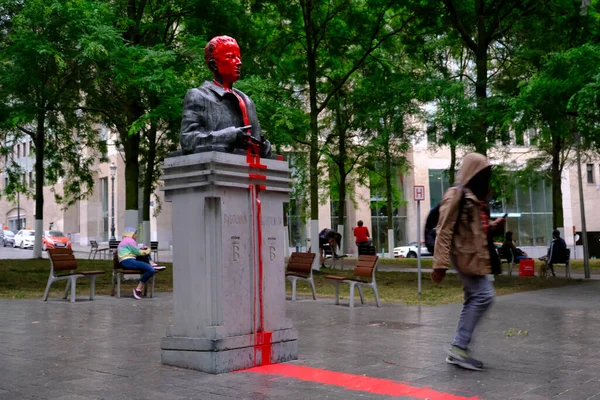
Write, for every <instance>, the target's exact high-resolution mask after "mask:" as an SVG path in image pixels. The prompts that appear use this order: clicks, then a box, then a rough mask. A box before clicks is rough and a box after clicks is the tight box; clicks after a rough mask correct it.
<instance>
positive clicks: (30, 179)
mask: <svg viewBox="0 0 600 400" xmlns="http://www.w3.org/2000/svg"><path fill="white" fill-rule="evenodd" d="M29 187H33V172H30V173H29Z"/></svg>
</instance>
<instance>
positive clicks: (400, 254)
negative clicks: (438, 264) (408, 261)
mask: <svg viewBox="0 0 600 400" xmlns="http://www.w3.org/2000/svg"><path fill="white" fill-rule="evenodd" d="M417 252H418V247H417V242H412V243H409V244H408V246H401V247H394V258H417ZM421 256H423V257H431V253H430V252H429V250H427V247H426V246H425V242H421Z"/></svg>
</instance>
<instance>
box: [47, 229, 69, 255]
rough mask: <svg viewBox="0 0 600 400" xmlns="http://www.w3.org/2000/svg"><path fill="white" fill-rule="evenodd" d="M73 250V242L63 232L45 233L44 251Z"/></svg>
mask: <svg viewBox="0 0 600 400" xmlns="http://www.w3.org/2000/svg"><path fill="white" fill-rule="evenodd" d="M56 248H71V241H70V240H69V238H68V237H67V236H66V235H65V234H64V233H62V232H61V231H45V232H44V235H43V236H42V249H43V250H44V251H46V250H48V249H56Z"/></svg>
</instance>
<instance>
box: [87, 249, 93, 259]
mask: <svg viewBox="0 0 600 400" xmlns="http://www.w3.org/2000/svg"><path fill="white" fill-rule="evenodd" d="M92 251H94V249H91V250H90V254H89V255H88V260H91V259H92Z"/></svg>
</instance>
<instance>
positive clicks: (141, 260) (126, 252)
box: [117, 227, 165, 300]
mask: <svg viewBox="0 0 600 400" xmlns="http://www.w3.org/2000/svg"><path fill="white" fill-rule="evenodd" d="M136 239H137V230H136V229H134V228H131V227H127V228H125V231H124V232H123V240H121V243H119V246H118V247H117V254H118V257H119V265H120V266H121V267H123V268H124V269H132V270H136V271H140V273H141V274H142V278H141V279H140V282H139V283H138V285H137V287H136V288H135V289H133V297H135V298H136V299H138V300H141V299H142V289H143V288H144V284H145V283H146V282H148V280H149V279H150V278H152V275H154V273H155V272H156V271H160V270H164V269H165V267H161V266H159V265H157V264H156V263H154V262H153V261H152V259H151V258H150V249H149V248H148V247H146V246H144V247H142V248H138V245H137V243H136Z"/></svg>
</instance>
